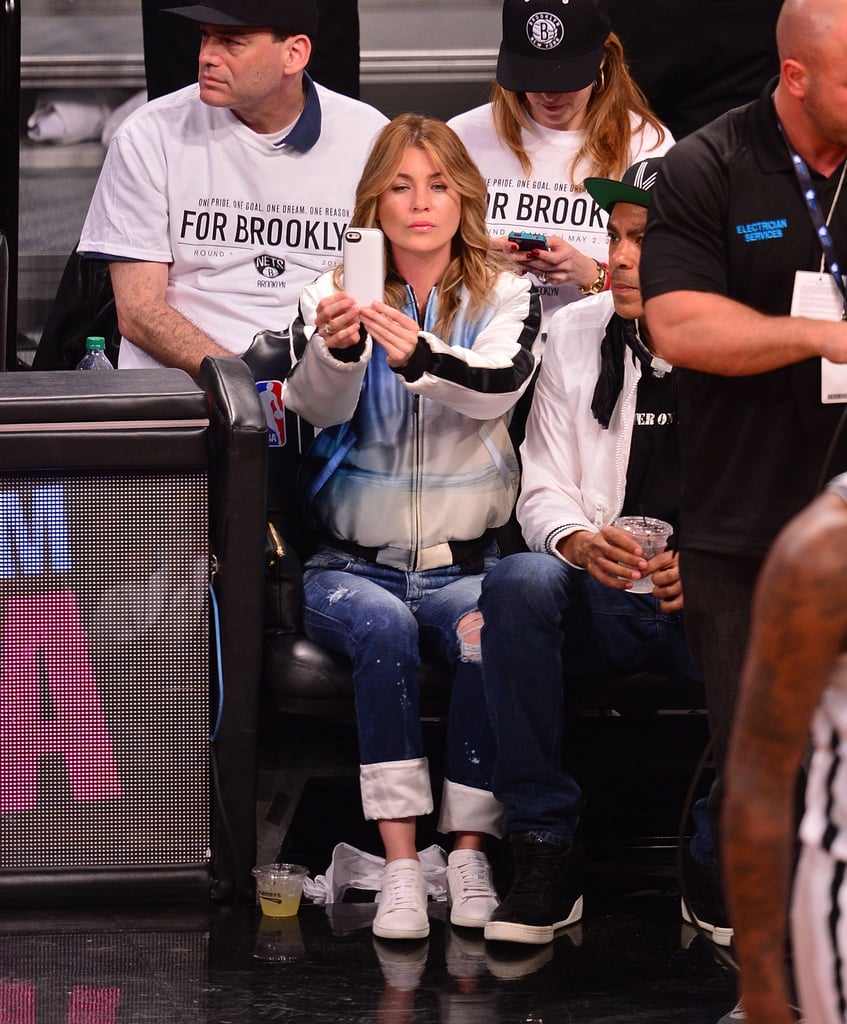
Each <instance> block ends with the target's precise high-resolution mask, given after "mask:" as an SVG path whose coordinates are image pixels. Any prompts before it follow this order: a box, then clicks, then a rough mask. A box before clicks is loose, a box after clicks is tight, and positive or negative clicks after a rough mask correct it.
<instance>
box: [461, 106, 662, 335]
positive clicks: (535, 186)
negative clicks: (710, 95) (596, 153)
mask: <svg viewBox="0 0 847 1024" xmlns="http://www.w3.org/2000/svg"><path fill="white" fill-rule="evenodd" d="M632 121H633V128H634V126H635V123H636V117H635V115H633V117H632ZM447 123H448V124H449V126H450V127H451V128H452V129H453V130H454V131H455V132H456V134H457V135H458V136H459V138H460V139H461V140H462V142H464V144H465V146H466V148H467V150H468V152H469V153H470V155H471V157H472V158H473V159H474V161H475V162H476V165H477V166H478V167H479V169H480V171H481V172H482V175H483V177H484V178H485V180H486V182H487V184H488V216H487V223H488V230H489V233H490V234H491V235H492V237H501V236H504V235H507V234H508V233H509V232H510V231H531V232H538V233H539V234H544V235H558V236H559V237H560V238H564V240H565V241H566V242H569V243H570V244H571V245H572V246H573V247H574V248H575V249H578V250H579V251H580V252H582V253H585V255H586V256H592V257H593V258H594V259H596V260H599V261H600V262H601V263H606V262H607V261H608V254H609V240H608V238H607V235H606V222H607V221H608V219H609V218H608V215H607V214H606V213H605V212H604V211H603V210H601V209H600V207H599V206H598V205H597V203H595V202H594V200H593V199H592V198H591V196H590V195H589V194H588V193H587V192H586V191H585V189H584V188H583V187H582V185H581V184H579V185H576V184H574V182H582V180H583V179H584V178H585V177H586V176H587V175H588V169H587V167H586V166H585V165H584V164H578V165H577V166H576V169H575V173H574V172H573V171H572V170H571V167H572V164H573V160H574V157H575V156H576V154H577V152H578V151H579V147H580V146H581V145H582V142H583V137H584V133H583V132H582V131H581V130H577V131H556V130H555V129H552V128H544V127H543V126H542V125H540V124H534V125H533V129H532V131H527V130H526V129H524V130H523V131H522V132H521V135H522V140H523V144H524V147H525V148H526V152H527V154H528V156H529V158H530V160H531V161H532V170H531V171H530V173H529V174H525V173H524V171H523V169H522V168H521V165H520V161H519V160H518V158H517V157H516V156H515V154H514V153H513V152H512V151H511V150H510V149H509V148H508V147H507V146H506V145H504V144H503V143H502V142H501V141H500V139H499V138H498V136H497V133H496V132H495V130H494V119H493V116H492V109H491V104H490V103H489V104H486V105H485V106H482V107H476V108H475V109H474V110H469V111H467V112H466V113H464V114H459V115H457V116H456V117H454V118H452V119H451V120H450V121H448V122H447ZM673 142H674V140H673V136H672V135H671V134H670V132H669V131H668V130H667V129H665V137H664V139H663V140H662V141H661V142H660V141H659V136H658V134H657V132H656V130H655V129H654V128H652V127H651V126H649V125H648V126H647V127H646V128H645V130H644V131H642V132H639V133H637V134H635V135H633V139H632V143H631V146H630V154H629V159H628V160H627V166H630V165H631V164H634V163H635V162H636V161H637V160H639V159H641V158H642V157H647V156H660V155H661V154H662V153H664V152H666V151H667V150H668V149H670V147H671V146H672V145H673ZM539 290H540V292H541V305H542V310H543V316H544V319H543V324H542V330H543V331H545V332H546V331H547V329H548V326H549V322H550V318H551V317H552V316H553V314H554V313H555V312H556V310H557V309H560V308H561V307H562V306H565V305H567V304H568V303H569V302H573V301H574V300H575V299H579V298H581V297H582V293H581V292H580V290H579V289H578V288H577V287H576V286H575V285H567V284H564V285H554V284H539Z"/></svg>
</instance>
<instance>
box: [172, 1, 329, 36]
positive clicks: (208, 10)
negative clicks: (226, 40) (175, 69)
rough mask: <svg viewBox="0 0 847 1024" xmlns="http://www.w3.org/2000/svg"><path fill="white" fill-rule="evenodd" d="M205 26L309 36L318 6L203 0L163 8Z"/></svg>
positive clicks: (293, 2)
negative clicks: (257, 28)
mask: <svg viewBox="0 0 847 1024" xmlns="http://www.w3.org/2000/svg"><path fill="white" fill-rule="evenodd" d="M165 10H166V11H167V13H169V14H179V15H180V16H181V17H183V18H190V19H191V21H202V22H204V23H205V24H207V25H237V26H239V27H240V28H241V27H244V26H248V25H251V26H252V25H261V26H263V27H264V26H267V27H268V28H278V29H285V31H287V32H294V33H298V34H299V33H302V34H303V35H307V36H313V35H314V34H315V33H316V32H317V30H318V9H317V7H316V6H315V2H314V0H207V2H206V3H203V4H192V5H190V6H186V7H167V8H165Z"/></svg>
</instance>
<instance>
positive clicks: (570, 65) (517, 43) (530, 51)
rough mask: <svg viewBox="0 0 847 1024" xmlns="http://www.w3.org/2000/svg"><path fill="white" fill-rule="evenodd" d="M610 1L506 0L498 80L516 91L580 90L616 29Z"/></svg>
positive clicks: (593, 74)
mask: <svg viewBox="0 0 847 1024" xmlns="http://www.w3.org/2000/svg"><path fill="white" fill-rule="evenodd" d="M611 27H612V26H611V23H610V21H609V15H608V12H607V10H606V0H568V2H567V3H562V2H561V0H505V2H504V4H503V37H502V41H501V43H500V53H499V56H498V58H497V81H498V83H499V84H500V85H501V86H502V87H503V88H504V89H509V90H511V91H512V92H556V93H558V92H578V91H579V90H580V89H584V88H585V87H586V86H588V85H591V83H592V82H593V81H594V80H595V78H596V77H597V72H598V71H599V70H600V65H601V63H602V61H603V48H604V44H605V42H606V39H607V37H608V35H609V32H610V31H611Z"/></svg>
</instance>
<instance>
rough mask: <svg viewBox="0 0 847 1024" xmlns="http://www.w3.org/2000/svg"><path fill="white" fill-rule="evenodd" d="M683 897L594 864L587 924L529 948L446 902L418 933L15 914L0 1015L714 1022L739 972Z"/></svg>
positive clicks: (169, 915)
mask: <svg viewBox="0 0 847 1024" xmlns="http://www.w3.org/2000/svg"><path fill="white" fill-rule="evenodd" d="M678 908H679V901H678V896H677V893H676V889H675V885H674V884H673V881H672V880H671V879H664V880H663V879H662V878H660V877H655V876H653V877H646V876H642V877H638V876H623V877H621V876H617V877H610V876H609V875H608V874H607V873H605V872H600V873H598V874H597V875H596V876H594V877H593V879H592V880H591V885H590V887H589V890H588V892H587V898H586V913H585V918H584V920H583V922H582V924H581V925H578V926H575V927H573V928H571V929H570V930H569V931H568V932H565V933H563V934H562V935H561V936H560V937H559V938H557V940H556V941H555V943H553V944H552V945H549V946H543V947H535V948H533V947H515V948H512V947H506V946H504V945H503V944H491V943H488V944H486V943H485V942H483V941H482V939H481V937H480V935H479V934H478V933H475V932H472V931H468V930H464V929H462V930H459V929H455V928H452V927H451V926H450V925H449V924H447V923H445V918H446V913H447V912H446V906H445V905H444V904H440V903H431V904H430V917H431V921H432V933H431V936H430V938H429V940H428V941H427V942H422V943H386V942H382V941H378V940H374V938H373V937H372V935H371V930H370V922H371V918H372V916H373V910H374V908H373V904H364V903H342V904H335V905H332V906H328V907H326V906H316V905H311V904H304V905H303V906H301V909H300V913H299V915H298V916H297V917H296V918H289V919H281V920H275V919H272V918H263V917H262V916H261V914H260V913H259V911H258V910H257V908H255V907H253V906H239V907H213V908H207V909H203V910H199V911H198V910H184V909H181V910H178V909H173V910H167V909H162V910H155V911H149V912H145V913H140V912H138V911H134V912H120V911H117V910H115V911H112V912H108V913H104V912H99V913H92V914H86V913H79V912H73V913H63V912H52V913H45V912H39V913H37V914H36V913H32V914H18V915H16V916H14V917H6V918H5V919H4V920H3V921H2V923H0V1021H2V1022H3V1024H60V1022H61V1024H64V1022H68V1024H112V1022H115V1024H119V1022H126V1024H130V1022H142V1021H143V1022H171V1024H201V1022H210V1024H211V1022H214V1024H224V1022H242V1021H251V1022H252V1021H255V1022H259V1021H267V1022H286V1024H288V1022H295V1021H296V1022H300V1021H303V1022H311V1024H320V1022H324V1021H326V1022H332V1024H344V1022H354V1021H355V1022H375V1024H435V1022H440V1024H496V1022H509V1024H517V1022H521V1024H524V1022H526V1024H530V1022H532V1024H571V1022H573V1024H576V1022H585V1024H588V1022H591V1024H601V1022H602V1024H635V1022H639V1021H651V1022H653V1024H716V1022H717V1021H718V1020H719V1019H720V1018H721V1017H722V1016H723V1015H724V1014H726V1013H727V1012H728V1011H729V1010H730V1009H731V1008H732V1006H733V1004H734V981H733V975H732V972H731V971H729V970H727V969H726V968H725V967H724V966H721V964H720V963H719V962H718V960H717V959H716V958H715V956H714V955H713V951H712V947H711V945H710V944H709V943H708V942H706V941H705V940H704V939H703V938H701V937H700V936H696V937H695V936H694V935H693V933H692V932H691V930H690V929H689V928H688V927H687V926H681V923H680V917H679V910H678ZM497 946H500V947H501V948H497Z"/></svg>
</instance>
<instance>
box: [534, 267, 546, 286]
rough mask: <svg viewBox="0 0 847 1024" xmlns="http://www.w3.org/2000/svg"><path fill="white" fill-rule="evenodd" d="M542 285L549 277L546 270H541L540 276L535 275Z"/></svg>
mask: <svg viewBox="0 0 847 1024" xmlns="http://www.w3.org/2000/svg"><path fill="white" fill-rule="evenodd" d="M535 276H536V277H537V278H538V280H539V281H540V282H541V283H542V284H547V279H548V277H549V276H550V275H549V274H548V273H547V271H546V270H542V271H541V273H540V274H536V275H535Z"/></svg>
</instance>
